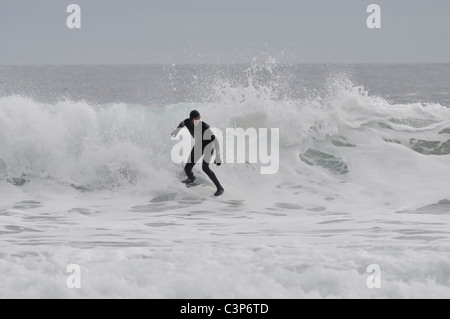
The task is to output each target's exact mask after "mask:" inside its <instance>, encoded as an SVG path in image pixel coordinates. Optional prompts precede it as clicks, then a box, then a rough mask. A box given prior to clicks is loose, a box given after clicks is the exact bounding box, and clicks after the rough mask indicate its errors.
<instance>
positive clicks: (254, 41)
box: [0, 0, 450, 64]
mask: <svg viewBox="0 0 450 319" xmlns="http://www.w3.org/2000/svg"><path fill="white" fill-rule="evenodd" d="M0 3H1V6H0V40H1V43H2V45H1V49H0V64H98V63H101V64H127V63H199V62H206V63H242V62H248V61H251V59H252V58H254V57H256V58H261V57H262V56H265V55H267V54H268V55H271V56H273V57H275V58H276V59H277V60H278V61H280V62H290V63H324V62H325V63H333V62H345V63H347V62H348V63H356V62H371V63H372V62H375V63H376V62H382V63H383V62H388V63H398V62H407V63H410V62H412V63H414V62H450V1H449V0H370V1H366V0H307V1H306V0H271V1H269V0H220V1H217V0H70V1H66V0H27V1H25V0H0ZM71 3H76V4H78V5H80V6H81V10H82V28H81V29H79V30H69V29H68V28H67V26H66V19H67V17H68V15H69V14H68V13H66V8H67V6H68V5H69V4H71ZM371 3H376V4H379V5H380V6H381V9H382V29H378V30H370V29H368V28H367V26H366V19H367V17H368V15H369V14H368V13H366V8H367V6H368V5H369V4H371Z"/></svg>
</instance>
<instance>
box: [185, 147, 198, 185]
mask: <svg viewBox="0 0 450 319" xmlns="http://www.w3.org/2000/svg"><path fill="white" fill-rule="evenodd" d="M199 159H200V158H195V147H193V148H192V151H191V155H189V161H188V162H187V163H186V166H185V167H184V171H185V172H186V175H187V177H188V178H189V179H191V180H192V179H194V173H193V172H192V169H193V168H194V166H195V164H197V162H198V160H199Z"/></svg>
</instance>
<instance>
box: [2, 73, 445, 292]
mask: <svg viewBox="0 0 450 319" xmlns="http://www.w3.org/2000/svg"><path fill="white" fill-rule="evenodd" d="M249 79H250V80H249V82H248V83H247V85H237V84H236V83H233V82H232V81H223V80H221V81H216V82H215V83H214V85H213V86H212V88H211V92H212V93H210V94H209V96H208V97H207V99H204V100H202V101H200V102H190V103H187V102H178V103H173V104H164V105H153V106H148V105H147V106H143V105H134V104H126V103H108V104H96V103H91V102H85V101H78V102H73V101H63V102H54V103H45V102H37V101H36V100H35V99H32V98H29V97H24V96H22V95H7V96H3V97H0V181H1V182H0V193H1V194H2V199H1V200H0V216H1V218H0V239H1V241H0V245H1V248H0V256H1V259H0V282H1V283H2V284H1V286H0V297H50V298H52V297H67V298H74V297H87V298H90V297H163V298H165V297H168V298H184V297H186V298H234V297H237V298H300V297H324V298H338V297H365V298H372V297H381V298H385V297H450V288H449V287H450V272H449V270H448V269H450V267H449V266H450V255H449V247H450V246H449V239H450V237H449V232H448V230H449V221H450V217H449V216H450V215H449V213H450V201H449V200H450V193H449V188H448V176H450V165H449V163H450V144H449V143H450V109H449V108H447V107H445V106H444V105H441V104H438V103H424V102H423V101H417V102H414V103H398V102H397V103H395V102H392V101H389V100H388V99H386V98H382V97H378V96H376V95H371V94H369V93H368V92H367V91H366V89H365V88H363V87H359V86H358V85H356V84H354V83H352V82H351V81H350V80H348V78H347V77H345V76H332V77H330V78H329V79H328V81H327V83H326V85H325V86H326V88H327V90H326V92H321V93H320V94H307V95H305V96H303V97H296V98H292V97H291V98H288V97H287V96H280V94H279V93H280V89H279V87H278V86H277V85H273V84H274V83H275V84H277V83H281V82H282V81H281V82H280V81H278V82H277V81H275V80H273V81H275V82H273V83H272V85H267V84H259V83H257V81H255V80H254V79H253V78H252V77H250V78H249ZM192 108H196V109H199V110H200V111H201V112H202V117H203V119H204V120H205V121H206V122H207V123H208V124H210V125H211V126H214V127H216V128H218V129H222V130H224V129H225V128H227V127H242V128H248V127H256V128H259V127H265V128H280V170H279V172H278V173H277V174H276V175H260V174H259V166H258V165H251V164H226V165H223V166H221V167H214V168H213V169H214V171H215V172H216V174H217V176H218V177H219V179H220V181H221V183H222V184H223V185H224V187H225V189H226V190H229V191H230V192H233V193H234V194H239V197H241V198H245V199H246V201H245V203H243V204H240V205H229V204H225V203H221V202H214V201H211V200H206V199H205V198H204V197H199V196H197V195H196V193H195V192H193V191H191V190H189V189H186V188H185V186H184V185H182V184H181V183H179V181H180V179H181V178H182V175H183V174H182V166H180V165H176V164H174V163H172V162H171V160H170V152H171V148H172V146H173V145H174V143H175V142H174V141H171V140H170V132H171V130H172V129H173V128H174V127H175V126H176V125H177V124H178V123H179V122H180V120H182V119H183V118H185V117H186V114H188V112H189V111H190V110H191V109H192ZM195 170H196V174H197V175H198V176H199V177H201V178H204V176H203V175H202V174H203V173H202V172H201V171H200V169H199V168H198V167H197V168H196V169H195ZM204 180H205V181H207V178H205V179H204ZM207 183H208V182H207ZM69 264H78V265H80V267H81V270H82V288H81V289H79V290H71V289H68V288H67V286H66V279H67V276H68V274H67V273H66V272H65V271H66V267H67V265H69ZM371 264H378V265H379V266H380V267H381V270H382V288H381V289H378V290H371V289H368V288H367V285H366V280H367V277H368V276H369V274H368V273H367V272H366V269H367V266H369V265H371Z"/></svg>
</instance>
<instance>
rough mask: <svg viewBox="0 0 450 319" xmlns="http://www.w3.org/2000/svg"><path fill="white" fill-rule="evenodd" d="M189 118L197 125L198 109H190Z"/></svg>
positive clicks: (198, 119) (198, 122)
mask: <svg viewBox="0 0 450 319" xmlns="http://www.w3.org/2000/svg"><path fill="white" fill-rule="evenodd" d="M189 118H190V119H191V121H192V123H193V124H194V125H195V126H197V125H198V124H200V119H201V116H200V112H199V111H196V110H194V111H192V112H191V114H189Z"/></svg>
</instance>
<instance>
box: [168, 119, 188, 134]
mask: <svg viewBox="0 0 450 319" xmlns="http://www.w3.org/2000/svg"><path fill="white" fill-rule="evenodd" d="M184 126H185V124H184V121H182V122H181V123H180V125H178V127H177V128H176V129H174V130H173V131H172V133H171V134H170V135H172V137H176V136H177V135H178V133H179V132H180V130H181V129H182V128H183V127H184Z"/></svg>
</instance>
